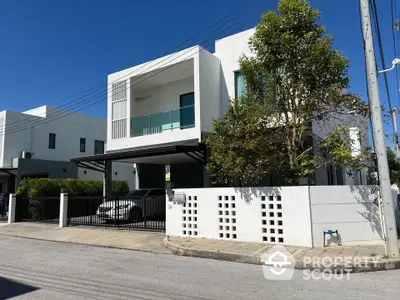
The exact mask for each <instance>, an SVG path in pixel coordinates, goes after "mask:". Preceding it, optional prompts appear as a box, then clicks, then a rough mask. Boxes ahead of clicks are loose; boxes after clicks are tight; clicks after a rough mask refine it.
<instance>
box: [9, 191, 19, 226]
mask: <svg viewBox="0 0 400 300" xmlns="http://www.w3.org/2000/svg"><path fill="white" fill-rule="evenodd" d="M16 201H17V196H16V195H15V194H10V198H9V200H8V224H11V223H15V207H16Z"/></svg>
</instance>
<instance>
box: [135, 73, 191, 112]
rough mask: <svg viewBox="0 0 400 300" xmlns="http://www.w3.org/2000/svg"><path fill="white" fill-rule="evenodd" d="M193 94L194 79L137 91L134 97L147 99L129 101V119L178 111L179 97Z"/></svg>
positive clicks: (189, 78)
mask: <svg viewBox="0 0 400 300" xmlns="http://www.w3.org/2000/svg"><path fill="white" fill-rule="evenodd" d="M193 92H194V77H193V76H192V77H188V78H185V79H182V80H178V81H174V82H170V83H167V84H163V85H159V86H155V87H154V88H150V89H145V90H139V91H136V92H135V97H148V98H146V99H145V100H142V101H139V102H136V101H135V100H134V99H132V100H131V117H138V116H146V115H150V114H154V113H157V112H166V111H170V110H172V109H179V96H180V95H182V94H187V93H193Z"/></svg>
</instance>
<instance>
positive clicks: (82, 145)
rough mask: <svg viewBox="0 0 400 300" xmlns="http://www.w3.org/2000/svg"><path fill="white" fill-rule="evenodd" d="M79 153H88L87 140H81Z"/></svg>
mask: <svg viewBox="0 0 400 300" xmlns="http://www.w3.org/2000/svg"><path fill="white" fill-rule="evenodd" d="M79 151H80V152H86V139H85V138H81V139H80V142H79Z"/></svg>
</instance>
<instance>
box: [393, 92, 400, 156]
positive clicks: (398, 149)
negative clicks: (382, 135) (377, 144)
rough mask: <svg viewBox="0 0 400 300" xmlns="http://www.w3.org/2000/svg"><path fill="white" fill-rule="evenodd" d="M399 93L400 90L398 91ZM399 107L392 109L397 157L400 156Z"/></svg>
mask: <svg viewBox="0 0 400 300" xmlns="http://www.w3.org/2000/svg"><path fill="white" fill-rule="evenodd" d="M397 92H398V93H399V92H400V91H397ZM397 110H398V108H397V107H394V108H393V109H392V121H393V130H394V142H395V144H396V157H397V158H400V147H399V134H398V132H397Z"/></svg>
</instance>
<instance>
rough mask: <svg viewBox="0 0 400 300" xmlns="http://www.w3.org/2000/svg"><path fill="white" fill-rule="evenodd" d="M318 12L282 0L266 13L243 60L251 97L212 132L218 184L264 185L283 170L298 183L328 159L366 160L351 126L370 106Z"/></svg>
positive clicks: (347, 164)
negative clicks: (352, 87) (354, 88)
mask: <svg viewBox="0 0 400 300" xmlns="http://www.w3.org/2000/svg"><path fill="white" fill-rule="evenodd" d="M319 16H320V13H319V11H318V10H315V9H313V8H312V7H311V5H310V3H309V2H308V1H306V0H281V1H280V2H279V5H278V9H277V11H276V12H273V11H269V12H267V13H266V14H264V15H263V17H262V20H261V23H260V24H258V25H257V27H256V30H255V34H254V35H253V36H252V37H251V38H250V41H249V47H250V49H251V52H252V55H251V56H243V57H241V59H240V61H239V62H240V68H241V71H242V73H243V74H244V77H245V80H246V95H245V96H243V97H241V98H240V99H235V101H233V105H231V107H230V108H229V110H228V112H227V113H226V115H225V116H224V117H222V118H221V119H219V120H216V121H215V122H214V129H215V133H214V134H212V135H210V136H209V137H208V138H207V143H208V145H209V146H210V148H211V150H212V155H211V158H210V163H209V165H208V167H209V170H210V172H211V173H212V174H213V175H214V178H215V179H216V180H217V181H218V182H220V183H234V184H244V185H253V184H261V183H262V182H263V181H264V180H265V178H266V175H267V174H277V175H280V176H282V177H283V178H284V179H285V181H286V183H287V184H296V183H297V180H298V178H299V177H309V176H312V174H314V172H315V171H316V170H317V169H319V168H321V167H323V166H326V165H329V164H335V165H339V166H342V167H344V168H345V169H347V170H349V171H350V170H353V169H356V168H360V167H363V166H364V164H365V163H366V159H365V158H366V155H367V152H365V153H363V152H358V153H356V154H357V155H356V156H355V155H354V153H355V151H354V149H353V146H355V145H354V143H358V140H357V139H353V138H351V136H350V132H349V127H359V126H360V124H362V123H363V121H364V120H365V119H364V118H363V116H365V115H366V114H367V113H368V106H367V105H366V104H365V103H364V102H363V101H362V100H361V99H360V97H359V96H358V95H355V94H352V93H349V92H348V88H349V81H350V79H349V77H348V67H349V60H348V59H347V58H346V57H344V56H343V55H341V54H340V52H339V51H338V50H336V49H333V45H332V43H333V38H332V36H330V35H326V34H325V29H324V27H323V26H322V25H320V24H319ZM349 111H352V113H353V114H355V115H354V116H350V115H349ZM350 123H351V124H350ZM311 128H318V131H319V132H323V133H324V134H320V135H314V134H313V130H312V129H311ZM311 137H313V138H312V139H311ZM361 139H363V137H362V136H361ZM357 151H358V149H357Z"/></svg>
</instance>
